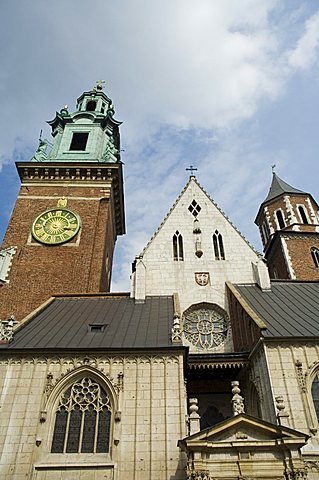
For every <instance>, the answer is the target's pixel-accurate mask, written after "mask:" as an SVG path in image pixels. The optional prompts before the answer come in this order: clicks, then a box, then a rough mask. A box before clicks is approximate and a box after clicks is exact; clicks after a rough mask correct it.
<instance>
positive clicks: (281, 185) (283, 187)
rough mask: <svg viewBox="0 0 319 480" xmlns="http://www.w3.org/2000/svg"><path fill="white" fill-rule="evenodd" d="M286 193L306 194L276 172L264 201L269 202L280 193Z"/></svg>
mask: <svg viewBox="0 0 319 480" xmlns="http://www.w3.org/2000/svg"><path fill="white" fill-rule="evenodd" d="M285 193H296V194H303V195H305V192H303V191H302V190H298V189H297V188H294V187H292V186H291V185H289V184H288V183H286V182H284V181H283V180H281V178H279V177H278V175H276V174H275V172H274V173H273V175H272V182H271V185H270V189H269V193H268V195H267V197H266V198H265V200H264V201H263V202H262V203H267V202H269V201H270V200H273V199H274V198H276V197H279V196H280V195H283V194H285Z"/></svg>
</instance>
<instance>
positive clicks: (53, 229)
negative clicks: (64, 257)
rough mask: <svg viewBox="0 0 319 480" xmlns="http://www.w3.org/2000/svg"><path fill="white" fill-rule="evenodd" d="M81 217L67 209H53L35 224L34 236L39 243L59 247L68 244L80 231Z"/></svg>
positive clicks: (39, 217) (33, 226)
mask: <svg viewBox="0 0 319 480" xmlns="http://www.w3.org/2000/svg"><path fill="white" fill-rule="evenodd" d="M80 225H81V220H80V217H79V215H77V214H76V213H74V212H72V211H71V210H67V209H66V208H59V207H58V208H51V209H50V210H46V211H45V212H43V213H41V214H40V215H39V216H38V217H37V218H36V219H35V221H34V222H33V225H32V235H33V237H34V238H35V240H37V241H38V242H41V243H45V244H47V245H57V244H59V243H64V242H68V241H69V240H71V238H73V237H74V236H75V235H76V234H77V233H78V231H79V228H80Z"/></svg>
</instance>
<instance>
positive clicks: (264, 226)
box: [261, 220, 270, 244]
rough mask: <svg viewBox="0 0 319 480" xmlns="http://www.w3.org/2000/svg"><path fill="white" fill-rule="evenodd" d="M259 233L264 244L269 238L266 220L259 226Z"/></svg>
mask: <svg viewBox="0 0 319 480" xmlns="http://www.w3.org/2000/svg"><path fill="white" fill-rule="evenodd" d="M261 233H262V237H263V240H264V244H266V243H267V242H268V238H269V237H270V230H269V226H268V222H267V220H264V221H263V223H262V224H261Z"/></svg>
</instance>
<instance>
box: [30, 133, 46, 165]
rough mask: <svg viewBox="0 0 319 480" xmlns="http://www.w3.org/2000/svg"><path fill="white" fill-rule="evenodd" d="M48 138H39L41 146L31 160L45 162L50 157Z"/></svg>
mask: <svg viewBox="0 0 319 480" xmlns="http://www.w3.org/2000/svg"><path fill="white" fill-rule="evenodd" d="M48 143H49V142H48V140H46V139H45V138H44V139H42V138H40V139H39V146H38V149H37V151H36V152H35V154H34V155H33V157H32V158H31V162H45V161H46V160H47V158H48V154H47V147H48Z"/></svg>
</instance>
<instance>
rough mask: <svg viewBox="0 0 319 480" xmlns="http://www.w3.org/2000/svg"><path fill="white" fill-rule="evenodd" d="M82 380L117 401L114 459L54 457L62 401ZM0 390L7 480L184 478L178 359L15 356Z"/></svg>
mask: <svg viewBox="0 0 319 480" xmlns="http://www.w3.org/2000/svg"><path fill="white" fill-rule="evenodd" d="M122 373H123V378H122V376H121V374H122ZM83 376H88V377H92V378H94V379H96V380H97V381H99V382H100V383H103V384H104V386H105V388H106V389H107V390H108V392H109V395H110V396H111V397H112V399H113V400H112V402H113V403H112V405H113V407H112V408H113V410H115V411H116V412H115V411H113V412H112V422H111V423H112V432H111V439H110V441H111V443H110V453H109V454H52V453H50V450H51V442H52V435H53V429H54V422H55V410H56V408H57V402H58V399H59V396H60V394H61V392H63V391H64V390H65V389H66V388H67V387H68V385H69V384H70V382H72V379H73V380H74V379H79V378H83ZM0 389H1V420H0V421H1V429H0V454H1V466H0V477H1V479H3V480H20V479H21V480H22V479H25V478H32V479H37V480H39V479H41V480H57V479H59V480H64V479H72V480H78V479H79V480H84V479H88V478H90V479H94V480H100V479H102V478H103V480H105V479H108V480H109V479H110V480H111V479H112V480H120V479H128V478H130V479H135V480H139V479H141V480H144V479H145V480H146V479H149V480H151V479H152V480H153V479H155V480H156V479H158V480H167V479H168V478H169V479H171V480H173V479H174V480H179V479H182V478H184V477H185V460H184V458H181V457H180V451H179V449H178V447H177V441H178V440H179V439H181V438H183V437H185V436H186V434H187V432H186V422H185V415H186V413H187V412H186V396H185V395H186V393H185V387H184V380H183V358H182V356H181V355H179V354H177V355H171V354H169V353H168V354H167V355H159V356H157V355H151V354H150V355H146V354H141V355H140V356H133V355H131V356H124V355H123V356H120V355H116V356H112V357H111V356H106V355H101V356H100V357H99V358H96V357H93V356H88V357H87V358H85V359H84V358H80V357H75V356H74V357H73V356H65V357H64V358H59V357H56V356H53V357H51V358H47V357H44V356H40V357H37V358H31V357H27V356H25V357H24V358H22V357H17V356H15V357H12V358H10V360H9V361H8V360H2V361H1V365H0ZM114 417H116V420H114Z"/></svg>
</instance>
